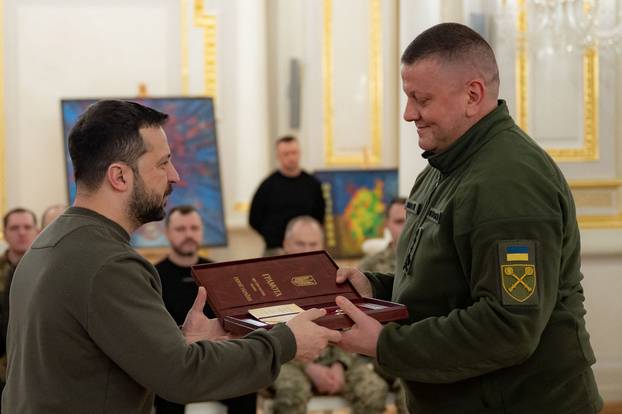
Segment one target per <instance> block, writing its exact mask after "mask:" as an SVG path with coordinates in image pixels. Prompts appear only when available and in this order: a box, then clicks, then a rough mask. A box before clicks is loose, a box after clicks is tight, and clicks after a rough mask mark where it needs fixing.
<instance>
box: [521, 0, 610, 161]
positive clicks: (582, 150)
mask: <svg viewBox="0 0 622 414" xmlns="http://www.w3.org/2000/svg"><path fill="white" fill-rule="evenodd" d="M517 4H518V13H517V21H516V25H517V39H516V100H517V109H516V111H517V116H516V118H517V123H518V125H519V126H520V127H521V128H522V129H523V130H525V131H529V125H528V114H529V110H528V106H529V105H528V104H529V96H528V83H529V59H528V47H527V26H528V21H527V5H526V1H525V0H518V3H517ZM589 7H590V5H589V2H587V1H586V2H584V8H586V9H587V8H589ZM598 87H599V80H598V49H597V48H596V47H594V46H592V47H588V48H586V50H585V52H584V53H583V142H582V144H581V146H580V147H578V148H547V150H546V151H547V152H548V153H549V154H550V155H551V157H553V159H555V160H556V161H558V162H582V161H595V160H598V159H599V150H598Z"/></svg>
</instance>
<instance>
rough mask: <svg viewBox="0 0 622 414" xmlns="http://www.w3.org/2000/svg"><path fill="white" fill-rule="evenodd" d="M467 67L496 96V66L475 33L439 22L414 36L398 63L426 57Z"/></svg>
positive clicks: (497, 84) (481, 39)
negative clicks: (478, 76) (479, 75)
mask: <svg viewBox="0 0 622 414" xmlns="http://www.w3.org/2000/svg"><path fill="white" fill-rule="evenodd" d="M433 57H436V58H439V59H440V60H441V61H442V62H448V63H456V64H459V65H461V66H465V65H467V66H470V67H472V68H473V69H474V70H476V71H478V72H479V73H480V74H481V75H482V77H483V79H484V81H485V82H486V85H487V86H488V88H489V89H490V91H491V93H494V95H495V96H496V95H498V94H499V67H498V66H497V60H496V59H495V53H494V51H493V50H492V48H491V47H490V45H489V44H488V42H486V40H484V38H483V37H482V36H480V35H479V34H478V33H477V32H476V31H474V30H473V29H471V28H469V27H468V26H465V25H463V24H459V23H441V24H437V25H435V26H432V27H430V28H429V29H427V30H425V31H424V32H422V33H421V34H419V36H417V37H416V38H415V39H414V40H413V41H412V42H411V43H410V44H409V45H408V47H406V50H404V53H403V54H402V59H401V61H402V64H404V65H412V64H414V63H416V62H417V61H420V60H423V59H426V58H433Z"/></svg>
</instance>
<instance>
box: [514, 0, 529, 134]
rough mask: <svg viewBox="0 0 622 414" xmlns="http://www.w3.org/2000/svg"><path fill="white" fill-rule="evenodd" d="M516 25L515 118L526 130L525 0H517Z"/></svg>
mask: <svg viewBox="0 0 622 414" xmlns="http://www.w3.org/2000/svg"><path fill="white" fill-rule="evenodd" d="M516 25H517V28H518V33H517V38H516V119H517V122H518V126H520V127H521V128H522V129H523V130H525V131H527V130H528V126H529V125H528V123H527V114H528V112H527V81H528V72H527V69H528V67H527V6H526V5H525V0H518V13H517V21H516Z"/></svg>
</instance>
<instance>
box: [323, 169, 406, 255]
mask: <svg viewBox="0 0 622 414" xmlns="http://www.w3.org/2000/svg"><path fill="white" fill-rule="evenodd" d="M315 176H316V177H317V178H318V179H319V180H320V181H321V182H322V189H323V191H324V199H325V200H326V219H325V223H324V225H325V231H326V248H327V250H328V251H329V252H330V254H331V255H332V256H334V257H344V258H345V257H358V256H361V255H362V251H361V245H362V244H363V242H364V241H365V240H367V239H373V238H378V237H382V235H383V230H384V219H385V209H386V207H387V204H388V203H389V202H390V201H391V199H392V198H394V197H396V196H397V192H398V189H397V170H384V169H383V170H332V171H316V172H315Z"/></svg>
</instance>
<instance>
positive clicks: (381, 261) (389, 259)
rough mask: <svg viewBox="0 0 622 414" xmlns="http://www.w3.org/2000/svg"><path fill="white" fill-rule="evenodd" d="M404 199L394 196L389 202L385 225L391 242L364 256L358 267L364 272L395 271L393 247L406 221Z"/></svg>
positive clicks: (394, 247)
mask: <svg viewBox="0 0 622 414" xmlns="http://www.w3.org/2000/svg"><path fill="white" fill-rule="evenodd" d="M405 204H406V199H405V198H403V197H396V198H394V199H393V200H391V201H390V202H389V205H388V207H387V210H386V221H385V226H386V228H387V229H388V230H389V233H391V242H390V243H389V245H388V246H387V247H386V248H385V249H384V250H382V251H380V252H378V253H376V254H372V255H369V256H365V257H364V258H363V260H362V261H361V263H360V264H359V266H358V268H359V269H361V270H362V271H366V272H381V273H393V272H394V271H395V249H396V246H397V240H398V239H399V237H400V234H402V230H403V229H404V223H405V221H406V207H405Z"/></svg>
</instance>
